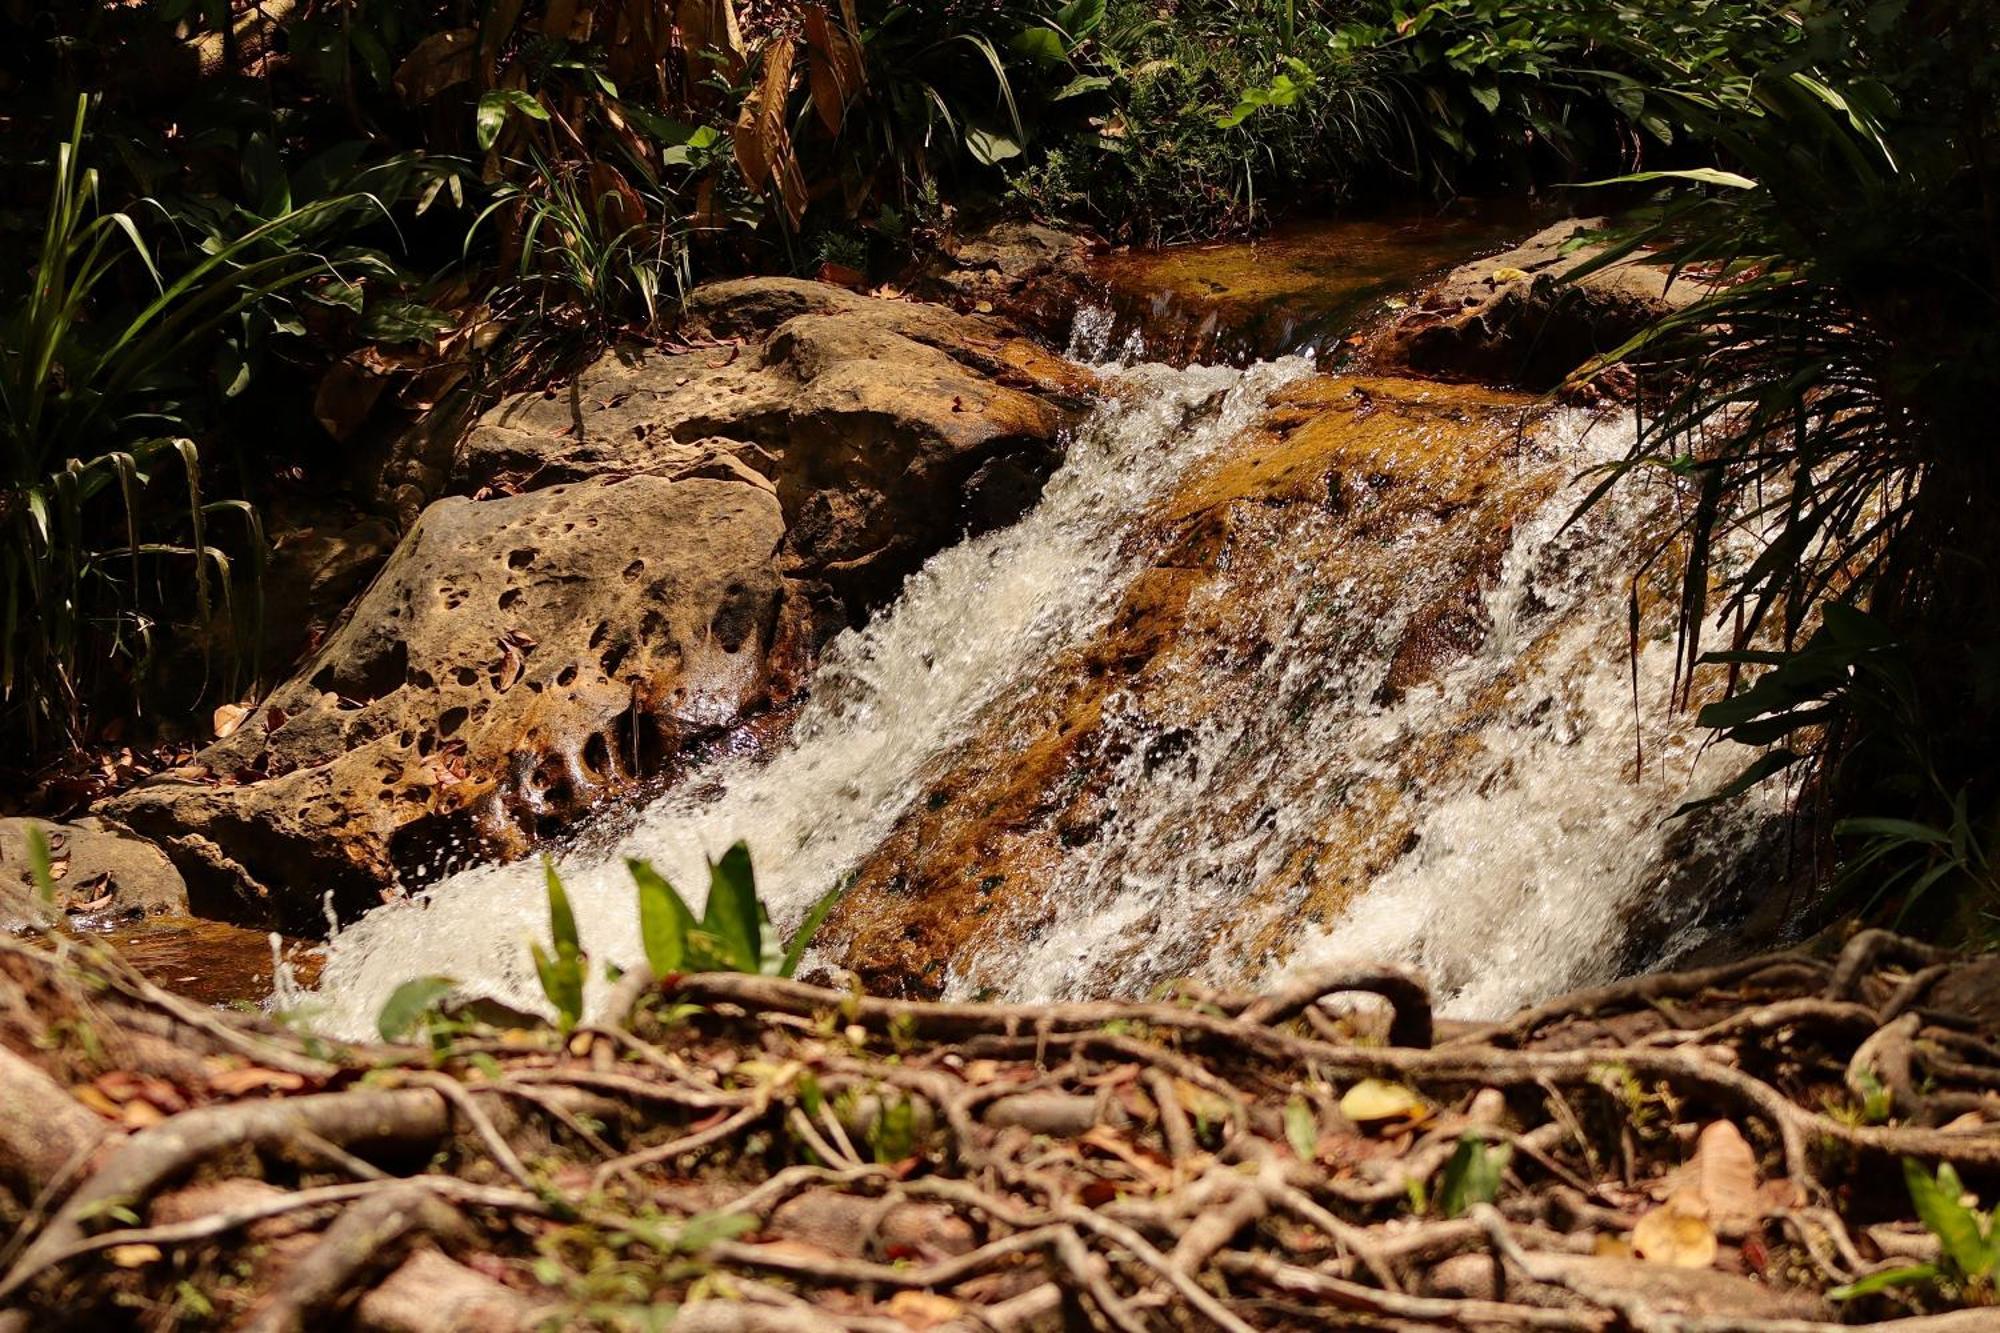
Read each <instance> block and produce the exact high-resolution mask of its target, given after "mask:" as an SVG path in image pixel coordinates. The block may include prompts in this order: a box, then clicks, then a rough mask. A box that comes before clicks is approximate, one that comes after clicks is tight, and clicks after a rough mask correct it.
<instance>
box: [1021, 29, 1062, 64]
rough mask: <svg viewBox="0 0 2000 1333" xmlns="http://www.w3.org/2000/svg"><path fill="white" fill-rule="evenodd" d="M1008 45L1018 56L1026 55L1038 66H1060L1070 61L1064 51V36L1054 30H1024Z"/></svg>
mask: <svg viewBox="0 0 2000 1333" xmlns="http://www.w3.org/2000/svg"><path fill="white" fill-rule="evenodd" d="M1007 45H1008V46H1009V47H1011V48H1013V50H1014V51H1015V53H1016V54H1019V55H1024V56H1026V57H1028V59H1030V60H1032V61H1034V62H1035V63H1036V64H1038V65H1059V64H1061V63H1062V62H1063V61H1064V60H1066V59H1068V52H1067V51H1065V50H1064V49H1063V39H1062V34H1061V33H1059V32H1057V31H1056V30H1055V29H1054V28H1043V27H1033V28H1023V29H1021V30H1020V31H1019V32H1017V33H1015V34H1014V39H1013V40H1012V41H1010V42H1008V43H1007Z"/></svg>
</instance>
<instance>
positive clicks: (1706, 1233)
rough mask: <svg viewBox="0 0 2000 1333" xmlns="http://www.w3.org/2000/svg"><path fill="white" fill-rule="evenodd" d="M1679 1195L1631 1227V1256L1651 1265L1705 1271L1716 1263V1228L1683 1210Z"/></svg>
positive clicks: (1682, 1201) (1682, 1202)
mask: <svg viewBox="0 0 2000 1333" xmlns="http://www.w3.org/2000/svg"><path fill="white" fill-rule="evenodd" d="M1683 1204H1684V1200H1683V1199H1682V1198H1680V1197H1679V1196H1676V1198H1674V1199H1672V1200H1669V1201H1668V1202H1667V1203H1664V1204H1662V1205H1661V1206H1660V1207H1658V1208H1655V1209H1653V1210H1652V1211H1651V1212H1649V1213H1647V1214H1646V1215H1645V1216H1644V1217H1641V1218H1640V1219H1639V1221H1638V1223H1637V1225H1635V1226H1634V1227H1633V1228H1632V1253H1634V1254H1636V1255H1638V1256H1639V1257H1640V1258H1641V1259H1644V1260H1646V1261H1648V1262H1649V1263H1656V1264H1668V1265H1670V1266H1672V1267H1674V1268H1706V1267H1708V1266H1709V1265H1710V1264H1712V1263H1714V1262H1715V1254H1716V1243H1715V1229H1714V1228H1713V1227H1711V1226H1709V1224H1708V1223H1707V1222H1705V1221H1703V1220H1702V1219H1701V1218H1699V1217H1696V1216H1695V1215H1694V1214H1692V1213H1690V1212H1687V1211H1684V1207H1683Z"/></svg>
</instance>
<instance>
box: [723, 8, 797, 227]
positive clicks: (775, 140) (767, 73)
mask: <svg viewBox="0 0 2000 1333" xmlns="http://www.w3.org/2000/svg"><path fill="white" fill-rule="evenodd" d="M794 53H795V48H794V47H793V45H792V43H790V42H772V43H771V44H770V45H769V46H766V47H765V48H764V69H763V73H762V74H761V75H760V76H759V77H758V79H757V86H756V87H755V88H754V89H752V90H751V92H750V95H749V96H748V97H746V98H744V99H743V111H742V113H741V114H740V115H739V116H738V117H737V118H736V134H735V136H734V146H735V149H736V165H737V167H738V168H740V169H741V170H742V172H743V179H744V181H745V182H747V183H748V184H749V186H750V188H751V189H752V190H754V191H756V192H757V193H758V194H762V193H763V192H764V189H765V187H766V186H767V185H769V184H771V183H772V181H773V179H774V176H775V173H776V172H777V171H778V168H779V165H780V162H781V160H782V159H783V158H784V157H785V156H786V155H787V154H788V153H789V152H790V149H791V141H790V136H789V135H788V134H787V133H786V131H785V96H786V94H787V93H788V92H790V90H791V86H792V59H793V55H794Z"/></svg>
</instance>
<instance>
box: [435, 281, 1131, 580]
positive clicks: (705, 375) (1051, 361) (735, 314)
mask: <svg viewBox="0 0 2000 1333" xmlns="http://www.w3.org/2000/svg"><path fill="white" fill-rule="evenodd" d="M686 314H687V328H688V330H689V331H690V332H691V333H693V334H694V335H696V336H697V337H703V338H705V339H706V340H707V341H709V342H711V343H712V344H713V345H711V346H705V347H700V348H695V349H689V350H680V351H675V350H670V349H669V350H661V351H641V350H635V349H621V350H619V351H617V352H614V353H612V354H610V355H608V356H605V357H604V358H602V359H601V360H599V361H598V362H597V363H596V364H595V365H593V366H591V367H590V368H589V369H587V370H586V371H584V372H583V374H581V375H580V376H578V377H577V378H576V379H575V380H574V381H572V382H571V383H569V384H567V385H565V386H563V387H562V388H560V389H556V390H550V391H548V392H542V393H528V394H518V395H515V396H514V397H511V398H509V399H507V400H505V401H503V402H502V403H501V404H500V405H499V406H498V407H496V408H495V409H494V410H493V411H491V412H489V413H488V414H487V415H486V416H485V417H484V418H483V419H481V421H480V422H479V423H478V424H477V425H476V426H475V427H474V428H473V430H472V432H471V434H470V435H469V436H468V437H467V439H466V441H465V443H464V445H463V446H462V447H461V449H460V450H459V453H458V457H457V460H456V462H455V464H454V467H453V472H452V476H451V479H450V486H451V489H453V490H455V491H459V492H464V493H481V492H489V491H493V490H500V491H521V490H531V489H535V488H538V487H542V486H547V485H551V484H554V483H557V482H562V481H572V480H576V479H577V478H580V477H587V476H595V475H597V474H599V473H603V472H606V471H632V472H662V471H665V472H673V473H676V474H679V475H705V476H706V475H713V476H721V475H737V474H740V473H753V474H756V475H758V476H761V477H763V478H765V479H766V480H768V482H769V483H770V485H771V486H772V488H773V489H774V491H775V493H776V494H777V496H778V499H779V501H780V503H781V504H782V505H783V508H784V514H785V520H786V536H785V543H784V551H783V555H782V559H781V565H782V568H783V570H784V572H785V574H786V575H787V576H788V577H791V578H795V579H801V580H805V581H807V582H809V583H811V584H812V585H814V586H815V587H816V588H824V589H825V591H826V593H827V594H828V596H829V598H830V599H831V602H832V603H833V604H835V605H836V606H837V607H838V610H839V612H840V613H841V614H842V615H843V616H844V618H846V619H848V620H858V619H859V618H861V616H862V615H864V614H865V613H866V611H867V610H869V609H871V608H872V607H874V606H876V605H879V604H880V603H881V602H883V601H885V600H887V599H888V598H889V597H890V596H892V595H893V594H894V592H895V590H896V588H897V587H898V586H900V584H901V582H902V579H903V578H904V576H906V575H907V574H909V573H910V572H911V571H912V570H914V569H915V568H916V567H917V565H919V564H920V563H922V561H923V560H924V559H925V558H926V557H928V556H929V555H930V554H931V553H932V552H934V551H936V550H938V549H939V548H941V547H943V546H945V545H947V544H949V543H950V542H952V541H954V540H956V539H957V538H958V537H960V536H961V535H963V534H964V533H965V532H967V531H975V532H976V531H981V530H984V529H986V528H990V527H993V526H996V525H999V524H1004V523H1007V522H1011V521H1012V520H1013V519H1015V518H1017V517H1019V515H1020V513H1021V511H1022V510H1023V509H1024V508H1025V507H1026V506H1027V505H1028V504H1031V503H1032V502H1033V500H1034V497H1035V496H1036V495H1038V494H1039V493H1040V487H1041V482H1042V481H1043V480H1044V479H1045V478H1046V477H1047V476H1048V474H1049V473H1050V472H1051V471H1053V470H1054V468H1055V465H1056V464H1057V462H1059V461H1060V458H1061V445H1060V437H1061V431H1062V429H1063V427H1064V426H1065V425H1066V424H1067V423H1068V421H1069V418H1070V412H1071V409H1073V408H1075V407H1077V406H1079V405H1080V404H1081V403H1082V402H1083V400H1084V399H1085V398H1086V397H1087V396H1088V394H1089V393H1090V391H1091V390H1092V388H1093V387H1094V384H1093V382H1092V380H1091V379H1090V377H1089V376H1088V375H1087V374H1086V373H1084V372H1082V371H1080V370H1078V369H1076V368H1075V367H1073V366H1071V365H1070V364H1069V363H1067V362H1065V361H1063V360H1062V359H1061V358H1059V357H1056V356H1052V355H1050V354H1049V353H1048V352H1046V351H1044V350H1042V349H1041V348H1040V347H1038V346H1037V345H1036V344H1034V343H1032V342H1030V341H1028V340H1027V339H1026V338H1023V337H1022V336H1021V335H1020V334H1019V333H1018V332H1017V331H1016V330H1014V329H1013V328H1012V327H1011V326H1009V325H1006V324H1003V323H999V322H996V321H992V320H986V319H978V318H973V317H969V316H965V315H959V314H954V313H953V312H952V311H949V310H946V309H943V308H942V307H939V306H933V305H925V304H921V303H917V302H911V301H894V300H884V299H880V298H876V297H868V296H860V295H856V294H855V293H853V292H849V291H846V290H844V289H842V288H839V287H834V286H830V285H828V284H825V283H816V282H801V281H796V280H793V279H785V278H748V279H742V280H739V281H733V282H719V283H711V284H709V285H708V286H705V287H701V288H697V289H696V290H695V291H694V292H693V293H692V294H691V295H690V297H689V299H688V303H687V310H686Z"/></svg>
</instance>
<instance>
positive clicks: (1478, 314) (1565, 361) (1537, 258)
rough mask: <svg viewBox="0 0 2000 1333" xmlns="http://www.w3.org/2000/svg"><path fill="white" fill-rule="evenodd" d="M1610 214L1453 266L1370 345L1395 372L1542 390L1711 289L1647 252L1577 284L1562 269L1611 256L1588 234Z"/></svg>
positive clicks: (1378, 362) (1376, 358)
mask: <svg viewBox="0 0 2000 1333" xmlns="http://www.w3.org/2000/svg"><path fill="white" fill-rule="evenodd" d="M1608 225H1609V223H1608V222H1607V221H1606V220H1605V219H1603V218H1592V219H1588V220H1584V221H1571V222H1562V223H1558V224H1556V225H1555V226H1552V227H1548V228H1546V229H1544V230H1542V231H1540V232H1537V233H1536V234H1535V235H1533V236H1532V237H1530V238H1528V239H1527V240H1526V241H1524V242H1522V243H1521V244H1520V245H1518V246H1516V247H1515V248H1514V249H1512V250H1508V251H1506V252H1504V253H1502V254H1497V255H1494V256H1493V257H1492V258H1490V259H1482V260H1479V261H1477V262H1476V263H1471V264H1463V265H1460V266H1459V267H1458V268H1456V269H1453V270H1452V271H1451V273H1450V274H1448V275H1447V276H1446V277H1445V279H1444V280H1443V281H1442V282H1440V283H1439V284H1438V285H1437V286H1435V287H1433V288H1431V289H1430V290H1429V291H1428V292H1427V293H1425V295H1424V296H1423V297H1422V298H1420V299H1419V300H1418V301H1417V302H1416V303H1415V304H1413V305H1412V306H1411V307H1410V308H1409V309H1408V310H1406V311H1405V312H1404V313H1403V314H1402V315H1401V316H1400V317H1399V318H1397V319H1396V320H1395V321H1394V322H1392V323H1391V324H1390V325H1388V327H1387V328H1386V329H1385V330H1383V332H1382V333H1381V334H1380V335H1379V336H1378V337H1377V339H1376V341H1375V344H1374V346H1373V347H1372V348H1371V349H1370V353H1371V354H1370V357H1369V359H1370V361H1371V362H1372V363H1373V364H1374V365H1375V366H1377V367H1378V368H1381V369H1384V370H1390V371H1413V372H1415V373H1417V374H1421V375H1435V376H1441V377H1444V378H1450V379H1465V380H1478V381H1481V382H1485V383H1493V384H1509V385H1514V386H1517V387H1519V388H1524V389H1530V390H1534V391H1541V390H1546V389H1552V388H1554V387H1556V386H1557V385H1558V384H1560V383H1562V381H1563V380H1564V378H1565V377H1567V376H1568V375H1569V374H1570V372H1572V371H1574V370H1576V369H1577V368H1578V367H1580V366H1582V365H1583V364H1584V363H1585V362H1587V361H1589V360H1590V359H1591V358H1592V357H1595V356H1598V355H1600V354H1602V353H1605V352H1609V351H1612V350H1613V349H1615V348H1617V347H1618V346H1619V345H1620V344H1622V343H1623V342H1625V340H1626V339H1628V338H1630V337H1631V336H1632V335H1633V334H1635V333H1638V332H1639V331H1640V330H1641V329H1643V328H1645V327H1646V326H1647V325H1648V324H1650V323H1651V322H1653V321H1654V320H1655V319H1657V318H1659V317H1660V316H1661V315H1663V314H1667V313H1669V312H1671V311H1673V310H1677V309H1681V308H1683V307H1685V306H1687V305H1689V304H1691V303H1693V302H1694V301H1696V300H1698V299H1700V297H1701V296H1702V295H1703V294H1704V292H1705V291H1706V288H1705V286H1704V285H1703V284H1702V283H1701V282H1700V281H1699V280H1697V279H1694V278H1690V277H1686V276H1682V277H1680V278H1678V279H1676V278H1675V277H1674V276H1673V275H1672V273H1671V272H1670V271H1669V270H1668V269H1667V268H1665V267H1663V266H1661V265H1658V264H1651V263H1647V262H1645V259H1644V257H1643V256H1637V257H1633V258H1629V259H1626V260H1622V261H1620V262H1619V263H1616V264H1613V265H1611V266H1609V267H1607V268H1603V269H1600V270H1598V271H1597V272H1595V273H1592V274H1590V275H1588V276H1587V277H1584V278H1581V279H1579V280H1577V281H1574V282H1569V281H1564V280H1563V275H1564V274H1566V273H1568V272H1569V271H1570V270H1572V269H1574V268H1577V267H1578V266H1580V265H1582V264H1583V263H1584V262H1585V261H1587V260H1588V259H1590V258H1591V257H1592V256H1594V255H1598V254H1601V253H1603V248H1602V247H1601V246H1596V245H1593V244H1591V243H1590V242H1588V241H1584V240H1581V239H1580V238H1581V237H1583V236H1584V235H1585V234H1587V233H1591V232H1595V231H1600V230H1602V229H1604V228H1605V227H1607V226H1608Z"/></svg>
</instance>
